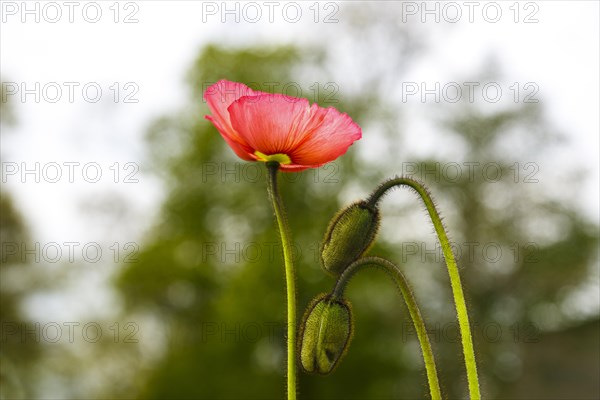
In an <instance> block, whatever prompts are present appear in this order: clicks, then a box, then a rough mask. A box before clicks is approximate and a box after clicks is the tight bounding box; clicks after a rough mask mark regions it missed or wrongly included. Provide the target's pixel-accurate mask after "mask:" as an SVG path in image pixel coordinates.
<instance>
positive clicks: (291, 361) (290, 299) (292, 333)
mask: <svg viewBox="0 0 600 400" xmlns="http://www.w3.org/2000/svg"><path fill="white" fill-rule="evenodd" d="M267 170H268V172H269V173H268V175H269V176H268V178H267V190H268V191H269V197H270V198H271V202H272V203H273V209H274V210H275V218H276V219H277V227H278V228H279V234H280V235H281V244H282V247H283V262H284V265H285V285H286V292H287V294H286V297H287V398H288V400H295V399H296V275H295V272H294V263H293V260H292V247H291V239H290V238H291V236H290V229H289V227H288V222H287V216H286V214H285V209H284V207H283V202H282V201H281V195H280V194H279V186H278V185H277V172H278V171H279V162H277V161H269V162H267Z"/></svg>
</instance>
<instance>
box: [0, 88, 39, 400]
mask: <svg viewBox="0 0 600 400" xmlns="http://www.w3.org/2000/svg"><path fill="white" fill-rule="evenodd" d="M0 82H2V80H1V79H0ZM3 90H4V85H1V84H0V98H1V99H2V101H0V126H1V127H2V130H1V131H0V138H1V136H3V135H4V134H5V132H4V129H5V128H6V127H7V126H10V125H11V124H14V123H15V122H16V121H15V117H14V114H13V113H14V111H13V109H12V108H11V107H10V103H8V102H7V101H4V93H3V92H2V91H3ZM0 140H1V139H0ZM24 244H30V239H29V234H28V232H27V228H26V224H25V221H24V220H23V217H22V216H21V214H20V213H19V210H18V209H17V208H16V207H15V205H14V202H13V200H12V197H11V196H10V194H9V193H8V192H7V190H6V187H4V185H3V186H2V190H1V191H0V248H1V250H0V257H1V259H0V398H3V399H4V398H11V399H19V398H29V397H30V396H31V394H32V392H31V391H30V388H29V387H28V386H27V385H26V382H27V376H28V374H29V368H30V367H31V366H32V365H33V363H34V362H35V361H36V360H37V359H38V357H39V355H40V346H39V342H38V341H37V340H36V339H35V333H34V334H32V333H31V332H28V331H27V328H29V330H32V328H33V325H32V324H31V323H30V322H29V321H27V319H26V318H24V317H23V315H22V312H21V309H20V304H21V301H22V300H23V298H25V296H26V295H27V289H28V286H27V284H26V279H25V280H24V279H23V278H26V277H25V276H24V275H26V274H24V268H25V267H24V264H23V260H22V259H21V251H20V249H21V247H22V246H23V245H24Z"/></svg>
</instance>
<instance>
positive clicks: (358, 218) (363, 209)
mask: <svg viewBox="0 0 600 400" xmlns="http://www.w3.org/2000/svg"><path fill="white" fill-rule="evenodd" d="M379 220H380V217H379V210H378V209H377V208H376V207H373V206H370V205H368V204H367V203H366V202H364V201H361V202H358V203H354V204H352V205H350V206H348V207H346V208H345V209H343V210H342V211H341V212H339V213H338V214H337V215H336V216H335V217H334V218H333V220H332V221H331V223H330V224H329V227H328V228H327V232H326V233H325V238H324V239H323V246H322V247H321V263H322V264H323V268H325V270H326V271H327V272H329V273H331V274H333V275H334V276H339V275H340V274H341V273H342V272H344V270H345V269H346V267H348V265H350V264H352V263H353V262H354V261H356V260H358V259H359V258H360V256H361V255H363V254H364V253H365V252H366V251H367V250H368V249H369V247H371V244H372V243H373V241H374V240H375V236H376V235H377V230H378V229H379Z"/></svg>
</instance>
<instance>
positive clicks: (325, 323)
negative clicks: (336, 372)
mask: <svg viewBox="0 0 600 400" xmlns="http://www.w3.org/2000/svg"><path fill="white" fill-rule="evenodd" d="M351 337H352V312H351V310H350V304H349V303H348V302H347V301H344V300H332V299H331V297H330V296H320V297H317V298H316V299H315V300H314V301H313V303H312V304H311V305H310V306H309V308H308V309H307V310H306V313H305V314H304V320H303V322H302V325H301V332H300V342H299V343H300V363H301V365H302V369H304V371H306V372H308V373H318V374H322V375H327V374H329V373H330V372H331V371H333V369H334V368H335V366H336V365H337V363H338V362H339V360H340V358H341V357H342V356H343V355H344V353H345V351H346V349H347V348H348V345H349V344H350V339H351Z"/></svg>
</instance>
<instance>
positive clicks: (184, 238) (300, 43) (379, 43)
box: [0, 1, 600, 399]
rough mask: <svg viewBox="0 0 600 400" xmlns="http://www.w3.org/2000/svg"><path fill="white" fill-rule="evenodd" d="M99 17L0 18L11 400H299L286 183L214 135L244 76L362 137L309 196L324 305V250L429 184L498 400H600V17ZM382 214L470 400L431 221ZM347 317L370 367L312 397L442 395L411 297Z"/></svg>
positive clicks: (277, 5)
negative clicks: (232, 85)
mask: <svg viewBox="0 0 600 400" xmlns="http://www.w3.org/2000/svg"><path fill="white" fill-rule="evenodd" d="M75 3H76V4H75V5H73V6H72V8H70V7H71V6H66V5H65V4H63V3H47V2H33V1H32V2H25V3H22V2H9V1H2V2H0V5H1V11H2V20H1V25H0V44H1V52H0V56H1V58H0V62H1V71H0V75H1V80H2V102H1V124H2V125H1V127H2V132H1V140H2V150H1V156H2V192H1V203H0V205H1V211H2V215H1V224H2V225H1V230H0V234H1V241H2V249H1V250H2V254H1V256H2V267H1V270H0V272H1V284H0V296H1V297H0V299H1V313H0V319H1V324H2V325H1V329H2V332H1V342H0V345H1V350H0V363H1V364H0V396H1V397H2V398H6V399H30V398H37V399H50V398H52V399H56V398H64V399H67V398H69V399H70V398H79V399H83V398H123V399H125V398H140V399H153V398H172V399H174V398H178V399H179V398H190V399H192V398H193V399H266V398H282V397H283V396H284V390H285V388H284V370H285V367H284V366H285V343H284V337H283V333H284V324H285V300H284V299H285V293H284V286H283V284H284V280H283V264H282V258H281V251H280V246H279V244H278V240H279V238H278V235H277V232H276V230H275V225H274V217H273V213H272V210H271V207H270V204H269V202H268V199H267V195H266V184H265V170H264V168H263V167H264V166H263V165H259V164H252V163H245V162H241V160H239V159H237V158H236V157H235V155H234V154H233V152H232V151H231V150H230V149H229V148H228V147H227V146H226V144H225V142H224V141H223V140H222V138H221V137H220V135H219V134H218V133H217V131H216V130H215V129H214V127H213V126H212V125H211V124H210V123H209V122H208V121H206V120H205V119H204V118H203V116H204V115H205V114H206V113H207V112H208V109H207V107H206V104H205V103H204V101H203V100H202V93H203V91H204V89H205V88H206V87H207V86H208V85H210V84H211V83H214V82H215V81H217V80H218V79H223V78H225V79H229V80H232V81H239V82H244V83H246V84H248V85H249V86H251V87H252V88H254V89H257V90H263V91H267V92H277V93H280V92H283V93H286V94H288V95H292V96H300V97H306V98H308V99H309V100H310V101H311V102H317V103H319V104H320V105H322V106H334V107H336V108H338V109H340V110H342V111H344V112H346V113H348V114H349V115H350V116H351V117H352V118H353V119H354V120H355V121H357V122H358V123H359V124H360V125H361V127H362V128H363V139H362V140H360V141H359V142H357V143H356V144H355V145H354V146H352V147H351V149H350V150H349V152H348V153H347V154H346V155H345V156H343V157H342V158H340V159H338V160H336V161H335V162H333V163H331V164H328V165H326V166H324V167H322V168H320V169H318V170H310V171H305V172H302V173H299V174H286V175H284V176H282V188H281V189H282V195H283V199H284V202H285V204H286V206H287V208H288V213H289V222H290V225H291V229H292V235H293V240H294V247H295V250H296V265H297V272H298V278H297V282H298V290H299V296H298V304H299V307H300V309H301V310H303V309H304V308H305V307H306V305H307V304H308V303H309V302H310V300H311V299H312V298H313V297H315V296H316V295H317V294H319V293H323V292H326V291H328V290H330V289H331V287H332V285H333V280H332V279H331V278H330V277H329V276H328V275H326V274H325V273H324V272H323V271H322V270H321V267H320V266H319V263H318V248H319V244H320V241H321V239H322V236H323V234H324V231H325V228H326V226H327V224H328V221H329V220H330V218H331V217H332V216H333V215H334V213H335V212H336V211H337V210H338V209H339V208H341V207H343V206H344V205H347V204H349V203H351V202H353V201H356V200H358V199H361V198H363V197H365V196H366V195H367V194H368V193H369V192H370V191H371V190H373V189H374V187H375V186H376V185H377V183H378V182H381V181H382V180H384V179H386V178H389V177H392V176H394V175H400V174H404V175H408V176H412V177H415V178H417V179H420V180H422V181H423V182H425V183H426V185H428V187H429V188H430V189H431V191H432V193H433V195H434V197H435V199H436V200H437V203H438V205H439V208H440V210H441V212H442V213H443V216H444V217H445V223H446V225H447V228H448V230H449V232H450V236H451V240H452V241H453V243H454V245H455V251H456V253H457V256H458V262H459V265H460V268H461V272H462V277H463V283H464V286H465V291H466V293H467V296H468V305H469V308H470V311H471V319H472V322H473V326H474V328H473V331H474V335H475V337H474V340H475V346H476V350H477V358H478V362H479V368H480V375H481V382H482V389H483V393H484V395H485V397H486V398H498V399H597V398H599V397H600V383H599V379H598V376H600V366H599V356H600V348H599V346H600V331H599V328H600V322H599V313H600V296H599V281H600V274H599V262H598V221H599V216H598V212H599V210H598V177H599V176H598V175H599V171H598V137H599V135H598V134H599V125H598V109H599V97H598V93H599V90H598V88H599V82H598V70H599V62H598V54H599V50H598V49H599V48H600V46H599V43H598V42H599V36H600V34H599V7H598V3H597V2H589V1H569V2H566V1H552V2H551V1H535V2H475V3H476V4H475V5H473V4H471V5H467V4H465V3H462V2H450V3H446V2H427V3H422V2H393V1H392V2H359V1H356V2H354V1H353V2H196V1H181V2H179V1H175V2H168V3H167V2H163V1H135V2H126V1H123V2H75ZM71 88H72V92H70V90H71ZM98 88H100V91H98ZM382 214H383V224H382V228H381V231H380V235H379V237H378V240H377V243H376V245H375V246H374V248H373V249H372V250H371V251H370V254H376V255H381V256H384V257H386V258H388V259H390V260H393V261H395V262H396V263H398V264H400V265H401V268H402V270H403V271H404V272H405V274H406V275H407V276H408V278H409V280H410V282H411V284H412V286H413V289H414V291H415V294H416V296H417V300H418V302H419V303H420V306H421V308H422V312H423V314H424V315H425V317H426V320H427V324H428V326H429V328H430V340H431V341H432V344H433V348H434V352H435V353H436V356H437V359H438V366H439V369H440V377H441V383H442V386H443V392H444V394H445V396H446V397H448V398H465V397H466V379H465V372H464V368H463V364H462V358H461V357H462V355H461V350H460V343H459V341H458V336H457V335H458V331H457V326H456V324H455V322H454V321H455V313H454V309H453V303H452V298H451V293H450V285H449V281H448V276H447V272H446V269H445V267H444V264H443V259H442V256H441V251H440V248H439V246H438V245H437V244H436V238H435V236H434V235H433V230H432V228H431V227H430V225H429V221H428V219H427V216H426V214H425V212H424V210H423V207H422V206H421V205H420V202H419V201H418V199H417V198H416V197H415V196H414V195H413V193H411V192H410V191H407V190H397V191H395V192H393V193H392V194H391V195H389V196H387V197H386V198H385V201H384V202H383V206H382ZM348 298H349V300H350V301H351V303H352V304H353V310H354V314H355V322H356V326H355V334H354V339H353V342H352V344H351V347H350V349H349V352H348V354H347V355H346V357H345V358H344V359H343V361H342V362H341V364H340V366H339V368H338V369H337V370H336V371H335V372H334V373H333V374H332V375H331V376H328V377H325V378H324V377H320V376H308V375H304V374H300V376H299V382H300V387H299V393H300V398H305V399H375V398H378V399H388V398H400V399H413V398H424V397H426V396H427V387H426V378H425V373H424V368H423V364H422V359H421V356H420V352H419V347H418V343H417V340H416V336H415V334H414V332H413V331H412V329H411V325H410V320H409V318H408V314H407V311H406V309H405V307H404V305H403V303H402V300H401V297H400V295H399V293H398V291H397V290H396V288H395V287H394V286H393V284H392V283H391V282H390V281H389V279H388V278H387V276H385V274H383V273H381V272H378V271H375V270H373V271H367V272H362V273H361V274H360V275H358V276H357V277H356V279H355V280H354V281H353V282H352V284H351V286H350V287H349V290H348Z"/></svg>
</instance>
